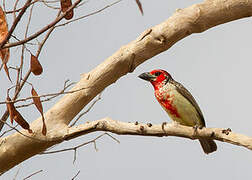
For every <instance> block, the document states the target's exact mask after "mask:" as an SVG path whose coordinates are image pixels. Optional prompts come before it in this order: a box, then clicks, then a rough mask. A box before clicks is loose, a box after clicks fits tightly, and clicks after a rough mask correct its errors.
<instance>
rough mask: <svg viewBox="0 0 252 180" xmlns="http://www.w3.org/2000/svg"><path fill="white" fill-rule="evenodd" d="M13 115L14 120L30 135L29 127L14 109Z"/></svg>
mask: <svg viewBox="0 0 252 180" xmlns="http://www.w3.org/2000/svg"><path fill="white" fill-rule="evenodd" d="M13 114H14V120H15V121H16V122H17V123H18V124H19V125H20V126H21V127H22V128H24V129H27V130H28V132H29V133H32V130H31V129H30V125H29V123H28V122H26V120H25V119H24V118H23V116H22V115H21V114H20V113H19V112H18V111H17V110H16V109H15V111H14V112H13Z"/></svg>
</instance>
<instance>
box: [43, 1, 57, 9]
mask: <svg viewBox="0 0 252 180" xmlns="http://www.w3.org/2000/svg"><path fill="white" fill-rule="evenodd" d="M41 1H42V3H43V4H44V5H45V6H46V7H48V8H51V9H60V8H59V7H54V6H51V5H49V4H48V3H47V2H46V1H44V0H41Z"/></svg>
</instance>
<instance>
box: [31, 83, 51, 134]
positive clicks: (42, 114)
mask: <svg viewBox="0 0 252 180" xmlns="http://www.w3.org/2000/svg"><path fill="white" fill-rule="evenodd" d="M31 94H32V99H33V102H34V104H35V106H36V107H37V109H38V111H39V112H40V114H41V116H42V121H43V128H42V134H43V135H46V131H47V130H46V124H45V118H44V113H43V106H42V103H41V101H40V97H38V93H37V92H36V91H35V89H34V88H33V87H32V89H31ZM36 96H37V97H36Z"/></svg>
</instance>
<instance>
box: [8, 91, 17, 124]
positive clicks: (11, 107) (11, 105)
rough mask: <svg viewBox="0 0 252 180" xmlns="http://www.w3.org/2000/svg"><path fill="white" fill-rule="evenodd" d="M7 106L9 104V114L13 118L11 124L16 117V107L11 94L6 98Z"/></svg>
mask: <svg viewBox="0 0 252 180" xmlns="http://www.w3.org/2000/svg"><path fill="white" fill-rule="evenodd" d="M6 101H7V103H6V106H7V110H8V111H9V115H10V120H11V124H13V119H14V114H13V113H14V111H15V110H16V109H15V106H14V104H13V103H12V102H10V101H11V98H10V97H9V95H8V96H7V98H6Z"/></svg>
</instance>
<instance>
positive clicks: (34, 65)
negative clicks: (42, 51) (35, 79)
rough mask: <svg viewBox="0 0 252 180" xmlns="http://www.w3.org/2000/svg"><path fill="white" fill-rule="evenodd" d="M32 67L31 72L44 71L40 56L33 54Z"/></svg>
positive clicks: (38, 73)
mask: <svg viewBox="0 0 252 180" xmlns="http://www.w3.org/2000/svg"><path fill="white" fill-rule="evenodd" d="M30 66H31V67H30V68H31V72H32V73H33V74H34V75H36V76H37V75H40V74H41V73H42V72H43V68H42V66H41V64H40V62H39V61H38V58H37V57H36V56H34V55H32V54H31V62H30Z"/></svg>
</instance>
